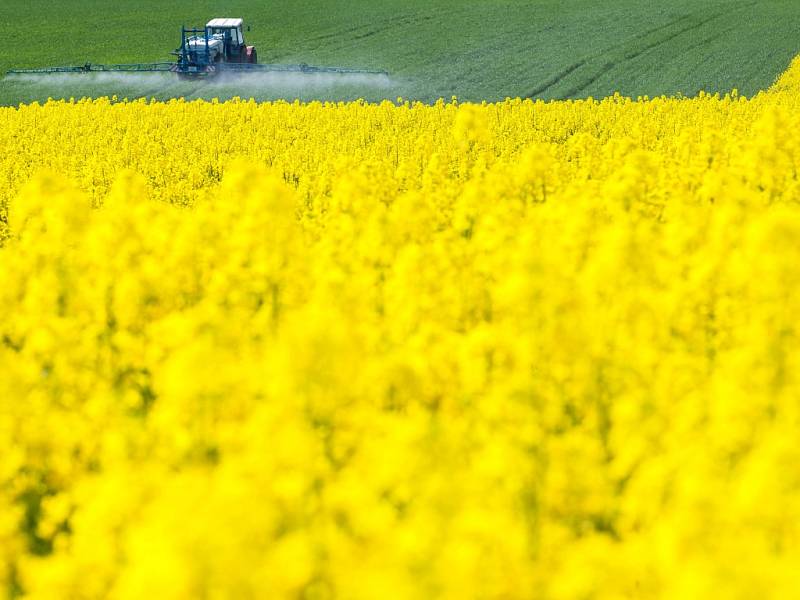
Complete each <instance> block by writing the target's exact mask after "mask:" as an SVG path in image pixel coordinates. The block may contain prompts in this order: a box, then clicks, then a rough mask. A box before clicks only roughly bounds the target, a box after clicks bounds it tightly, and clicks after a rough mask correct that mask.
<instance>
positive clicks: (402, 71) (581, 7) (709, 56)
mask: <svg viewBox="0 0 800 600" xmlns="http://www.w3.org/2000/svg"><path fill="white" fill-rule="evenodd" d="M8 4H10V6H4V8H3V16H2V17H0V19H1V20H0V36H2V39H3V40H4V43H3V44H2V47H1V48H0V72H5V71H6V70H8V69H10V68H14V67H35V66H46V65H58V64H83V63H84V62H87V61H90V62H94V63H117V62H119V63H124V62H144V61H160V60H165V59H169V52H170V51H172V50H174V49H175V47H176V46H177V45H178V43H179V37H180V36H179V28H180V26H181V24H187V25H189V24H194V25H201V24H203V23H205V21H206V20H208V19H209V18H212V17H215V16H241V17H243V18H245V20H246V22H248V23H249V24H250V25H252V31H250V32H248V34H247V36H248V39H249V41H250V42H251V43H254V44H255V45H256V46H257V47H258V51H259V57H260V59H261V61H262V62H281V63H299V62H307V63H309V64H320V65H338V66H350V67H362V68H373V69H386V70H388V71H390V72H391V73H392V76H393V77H392V81H391V84H390V85H388V86H383V87H370V86H367V87H363V86H360V85H359V84H355V85H349V86H337V87H336V88H335V89H325V88H313V87H312V88H310V89H302V88H284V89H281V88H280V86H278V87H277V88H276V87H271V88H270V89H259V90H256V91H255V93H251V92H253V90H248V89H245V90H243V91H244V93H243V94H242V95H247V96H249V95H254V96H256V97H257V98H259V99H268V98H277V97H283V96H288V97H300V98H302V99H305V100H308V99H312V98H317V97H318V98H331V99H348V98H354V97H365V98H367V99H371V100H377V99H380V98H384V97H385V98H391V99H393V98H395V97H397V96H403V97H404V98H413V99H421V100H426V101H432V100H435V99H436V98H439V97H444V98H450V97H451V96H453V95H456V96H458V97H459V98H461V99H464V100H483V99H486V100H497V99H502V98H504V97H506V96H511V97H516V96H523V97H524V96H532V97H541V98H545V99H550V98H567V97H585V96H594V97H601V96H607V95H610V94H613V93H614V92H616V91H619V92H621V93H622V94H624V95H630V96H638V95H645V94H646V95H650V96H655V95H661V94H669V95H672V94H685V95H693V94H695V93H697V92H698V91H699V90H701V89H705V90H713V91H727V90H731V89H733V88H738V89H739V90H740V92H741V93H743V94H746V95H751V94H754V93H756V92H757V91H758V90H760V89H764V88H766V87H768V86H769V84H770V83H772V81H773V80H774V79H775V77H776V76H777V74H779V73H780V72H782V71H783V70H784V69H785V68H786V67H787V66H788V64H789V61H790V60H791V58H792V56H794V55H795V54H797V53H798V51H800V33H798V32H800V4H798V3H797V2H796V1H795V0H764V1H760V2H753V1H752V0H747V1H745V0H711V1H709V0H669V1H668V2H663V1H662V2H654V1H653V0H608V1H605V2H597V1H596V0H569V1H564V0H490V1H487V0H396V1H393V2H374V0H304V1H303V2H282V1H278V0H266V1H261V2H254V1H253V0H229V1H226V2H221V1H220V0H194V1H193V2H191V3H183V2H180V3H179V2H164V1H163V0H119V1H117V2H113V3H111V2H107V1H106V0H59V1H58V2H52V1H49V0H26V1H25V2H16V3H8ZM73 79H74V78H73ZM77 81H79V82H80V81H83V82H84V83H74V82H72V83H70V84H68V85H65V84H64V82H63V81H54V82H53V83H52V84H49V83H44V84H43V83H37V84H33V83H30V82H20V81H10V80H4V81H2V82H0V104H15V103H17V102H20V101H32V100H42V99H46V98H47V97H48V96H53V97H65V96H66V97H69V96H71V95H74V96H82V95H101V94H114V93H118V94H120V95H121V96H122V95H130V96H142V95H144V96H155V97H158V98H166V97H170V96H173V95H186V96H189V97H194V96H204V97H213V96H219V97H226V96H232V95H236V94H237V92H238V91H239V90H237V89H236V88H222V89H220V88H218V87H213V88H209V87H207V86H204V85H202V84H178V83H177V82H175V81H170V80H166V81H165V80H164V78H162V79H160V80H156V81H155V82H154V83H152V84H146V85H141V84H137V85H130V86H125V85H121V84H119V83H116V84H99V83H97V82H92V81H91V80H86V79H83V80H80V79H78V80H77Z"/></svg>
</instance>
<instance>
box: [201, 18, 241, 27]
mask: <svg viewBox="0 0 800 600" xmlns="http://www.w3.org/2000/svg"><path fill="white" fill-rule="evenodd" d="M243 22H244V20H243V19H211V20H210V21H209V22H208V23H206V27H241V26H242V23H243Z"/></svg>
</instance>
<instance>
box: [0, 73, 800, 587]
mask: <svg viewBox="0 0 800 600" xmlns="http://www.w3.org/2000/svg"><path fill="white" fill-rule="evenodd" d="M798 131H800V64H798V65H797V66H796V67H795V68H794V69H792V70H790V71H789V72H788V73H787V74H786V75H785V76H784V77H783V78H782V79H781V80H780V81H779V82H778V83H777V84H776V85H775V87H774V88H772V89H771V90H770V91H768V92H763V93H761V94H759V95H758V96H756V97H754V98H752V99H745V98H740V97H738V96H737V95H736V93H732V94H729V95H727V96H724V97H719V96H712V95H706V94H703V95H700V96H699V97H697V98H692V99H686V98H654V99H647V98H642V99H639V100H631V99H626V98H622V97H613V98H608V99H605V100H602V101H596V100H592V99H587V100H583V101H565V102H554V103H547V104H545V103H542V102H532V101H521V100H507V101H505V102H501V103H497V104H484V105H472V104H464V105H462V104H459V103H457V102H453V101H448V102H439V103H438V104H436V105H433V106H423V105H418V104H409V103H406V102H404V101H402V100H400V101H398V102H385V103H383V104H377V105H370V104H366V103H363V102H355V103H349V104H321V103H311V104H299V103H295V104H291V103H284V102H277V103H271V104H256V103H254V102H248V101H243V100H235V101H232V102H227V103H217V102H202V101H197V102H187V101H182V100H175V101H170V102H166V103H156V102H146V101H136V102H115V101H113V100H109V99H101V100H94V101H80V102H74V103H71V102H50V103H48V104H46V105H44V106H40V105H36V104H34V105H29V106H21V107H19V108H5V109H0V147H1V148H3V149H4V152H3V153H2V154H0V595H2V594H5V595H7V596H9V597H11V598H15V597H20V596H21V597H25V598H40V599H55V598H64V599H99V598H113V599H136V600H139V599H142V598H158V599H167V600H169V599H178V598H187V599H195V598H197V599H203V598H207V599H221V598H235V599H246V598H308V599H320V600H322V599H328V598H331V599H333V598H337V599H347V600H349V599H383V598H409V599H420V598H445V599H468V598H498V599H499V598H506V599H517V598H520V599H522V598H530V599H541V600H549V599H554V600H558V599H574V600H579V599H606V598H608V599H620V598H643V599H645V598H681V599H683V598H742V599H750V598H754V597H757V598H790V597H797V594H798V590H799V589H800V467H799V466H798V465H800V442H799V440H800V266H798V265H800V205H799V204H798V201H799V200H800V179H799V178H798V169H799V168H800V137H799V136H798V135H797V132H798Z"/></svg>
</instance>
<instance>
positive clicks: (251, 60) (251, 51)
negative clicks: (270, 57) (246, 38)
mask: <svg viewBox="0 0 800 600" xmlns="http://www.w3.org/2000/svg"><path fill="white" fill-rule="evenodd" d="M247 63H248V64H251V65H255V64H257V63H258V52H256V48H255V46H248V47H247Z"/></svg>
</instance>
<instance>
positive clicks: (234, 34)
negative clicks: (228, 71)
mask: <svg viewBox="0 0 800 600" xmlns="http://www.w3.org/2000/svg"><path fill="white" fill-rule="evenodd" d="M243 25H244V21H243V20H242V19H211V20H210V21H209V22H208V23H206V32H207V34H206V35H207V36H208V38H209V39H215V40H220V41H221V42H222V48H223V56H222V57H221V59H222V61H223V62H227V63H254V62H256V61H255V60H254V59H255V56H254V55H255V48H253V47H252V46H250V47H248V46H247V45H246V44H245V42H244V31H243Z"/></svg>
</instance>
